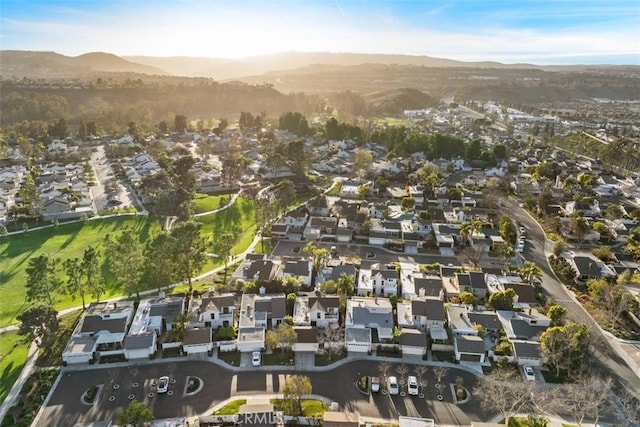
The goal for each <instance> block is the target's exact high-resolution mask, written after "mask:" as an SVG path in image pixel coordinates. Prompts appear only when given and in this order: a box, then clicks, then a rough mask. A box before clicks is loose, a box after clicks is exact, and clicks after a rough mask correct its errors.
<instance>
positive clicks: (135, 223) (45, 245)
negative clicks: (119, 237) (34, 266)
mask: <svg viewBox="0 0 640 427" xmlns="http://www.w3.org/2000/svg"><path fill="white" fill-rule="evenodd" d="M124 227H129V228H132V229H133V230H134V231H135V232H136V233H137V234H138V236H139V238H140V241H141V242H145V241H146V240H147V239H148V238H149V237H150V236H152V235H153V234H154V233H155V232H157V231H159V230H160V226H159V224H158V223H157V222H156V221H154V220H151V219H148V218H145V217H135V216H123V217H116V218H106V219H98V220H93V221H86V222H77V223H72V224H61V225H60V226H58V227H51V228H46V229H42V230H37V231H32V232H29V233H26V234H15V235H12V236H7V237H4V238H3V239H2V243H0V265H2V268H1V269H0V299H1V300H2V304H0V326H6V325H8V324H11V323H15V322H16V320H15V316H16V315H18V313H20V312H21V311H22V310H23V308H24V304H25V302H24V301H25V288H24V283H25V280H26V273H25V268H26V267H27V264H28V261H29V258H31V257H33V256H38V255H41V254H49V255H51V256H54V257H57V258H60V260H61V261H64V260H65V259H68V258H73V257H82V254H83V252H84V250H85V248H87V247H88V246H90V245H94V246H97V247H98V249H99V250H100V251H102V249H103V248H102V238H103V237H104V235H106V234H107V233H114V232H117V231H119V230H122V229H123V228H124ZM105 273H107V272H106V271H105ZM60 277H61V278H64V275H63V274H62V273H60ZM105 279H106V284H107V292H106V294H105V295H103V296H102V298H103V299H105V298H110V297H114V296H118V295H121V294H122V290H121V289H119V288H117V287H115V286H114V284H113V278H112V277H111V276H110V275H109V274H105ZM87 302H89V301H87ZM80 304H81V301H80V298H72V297H71V296H69V295H60V294H56V297H55V307H56V308H57V309H58V310H60V309H64V308H68V307H74V306H77V305H80Z"/></svg>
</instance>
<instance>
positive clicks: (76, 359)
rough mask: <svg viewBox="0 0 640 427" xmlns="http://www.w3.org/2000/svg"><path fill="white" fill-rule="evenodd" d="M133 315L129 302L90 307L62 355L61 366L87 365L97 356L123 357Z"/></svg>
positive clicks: (99, 303) (97, 304)
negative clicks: (62, 364) (63, 364)
mask: <svg viewBox="0 0 640 427" xmlns="http://www.w3.org/2000/svg"><path fill="white" fill-rule="evenodd" d="M133 313H134V305H133V302H132V301H120V302H109V303H107V302H94V303H91V304H90V305H89V307H88V308H87V310H86V312H85V314H84V316H83V317H82V319H81V320H80V322H79V323H78V325H77V326H76V328H75V329H74V331H73V333H72V334H71V338H70V339H69V343H68V344H67V347H66V348H65V350H64V351H63V352H62V360H63V362H64V363H65V364H76V363H89V362H90V361H95V360H96V359H99V358H100V357H101V356H112V355H124V345H123V344H124V339H125V335H126V333H127V330H128V329H129V324H130V323H131V320H132V319H133Z"/></svg>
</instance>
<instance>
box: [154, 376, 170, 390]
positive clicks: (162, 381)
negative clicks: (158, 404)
mask: <svg viewBox="0 0 640 427" xmlns="http://www.w3.org/2000/svg"><path fill="white" fill-rule="evenodd" d="M156 390H157V392H158V394H160V393H166V392H167V390H169V377H167V376H164V377H160V378H159V379H158V387H157V388H156Z"/></svg>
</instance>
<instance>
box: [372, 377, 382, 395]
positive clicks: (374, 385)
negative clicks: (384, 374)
mask: <svg viewBox="0 0 640 427" xmlns="http://www.w3.org/2000/svg"><path fill="white" fill-rule="evenodd" d="M379 391H380V378H378V377H371V392H372V393H377V392H379Z"/></svg>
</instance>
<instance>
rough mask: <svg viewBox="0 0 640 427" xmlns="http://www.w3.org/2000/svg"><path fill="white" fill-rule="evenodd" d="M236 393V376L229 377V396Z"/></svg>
mask: <svg viewBox="0 0 640 427" xmlns="http://www.w3.org/2000/svg"><path fill="white" fill-rule="evenodd" d="M237 392H238V375H235V374H234V375H233V376H232V377H231V386H230V390H229V394H236V393H237Z"/></svg>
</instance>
